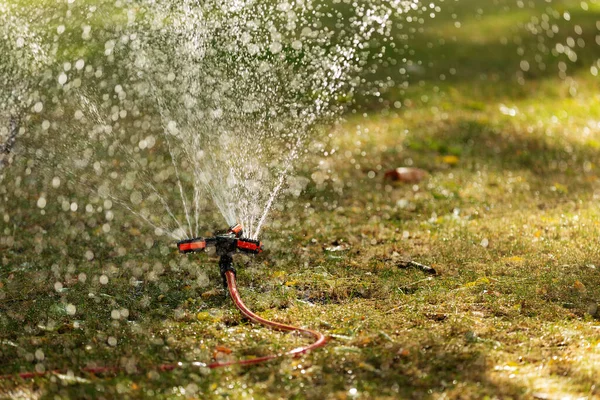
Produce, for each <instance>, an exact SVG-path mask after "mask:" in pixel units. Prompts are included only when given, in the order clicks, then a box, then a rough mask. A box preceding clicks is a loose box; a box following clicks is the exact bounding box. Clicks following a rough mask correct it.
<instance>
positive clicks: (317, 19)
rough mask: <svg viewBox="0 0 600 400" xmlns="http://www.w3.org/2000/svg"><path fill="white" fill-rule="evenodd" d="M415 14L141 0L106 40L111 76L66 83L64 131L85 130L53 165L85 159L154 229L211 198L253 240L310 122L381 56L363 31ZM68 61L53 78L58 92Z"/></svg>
mask: <svg viewBox="0 0 600 400" xmlns="http://www.w3.org/2000/svg"><path fill="white" fill-rule="evenodd" d="M416 11H419V12H420V11H421V10H420V8H419V7H418V6H417V4H416V3H415V2H409V1H403V2H391V3H388V2H369V3H366V4H360V5H358V4H354V5H349V4H346V3H339V4H336V3H335V2H334V3H333V4H327V5H326V4H320V3H319V2H316V1H305V2H295V3H288V2H281V3H274V2H270V1H264V2H255V1H247V2H244V1H242V2H240V1H227V2H223V1H209V2H202V3H201V4H200V3H198V2H195V1H183V2H175V3H171V2H141V3H140V7H139V8H138V9H136V10H135V11H131V12H129V13H128V14H127V16H128V23H127V24H126V26H124V27H123V28H122V30H120V31H119V32H118V36H115V37H114V38H109V39H107V40H106V41H105V42H104V55H105V57H106V60H107V64H108V65H112V66H114V68H118V70H115V71H114V72H113V75H112V77H111V78H112V79H111V81H110V83H109V82H108V81H107V80H106V79H105V76H104V74H98V73H96V74H94V75H92V74H88V79H81V78H79V79H80V81H79V84H78V85H76V86H77V87H68V86H67V92H68V94H69V95H70V96H72V97H73V100H72V103H70V104H66V105H65V111H64V112H68V113H74V115H75V117H76V120H77V121H79V123H77V124H73V125H72V128H71V129H73V130H80V131H84V132H87V134H86V135H83V136H82V135H81V134H80V133H77V132H74V133H73V135H72V136H71V137H70V139H71V141H74V142H78V143H76V144H75V146H80V148H81V150H82V153H83V158H82V159H79V158H76V159H75V160H74V161H75V165H71V166H67V165H63V167H64V168H66V169H67V170H68V171H76V170H77V169H81V170H85V169H86V168H88V167H92V168H93V170H94V174H95V175H96V176H97V177H99V178H100V182H98V183H96V184H95V185H97V189H96V190H97V193H98V194H99V195H100V196H101V197H102V198H105V199H110V200H111V201H115V202H117V203H119V204H121V205H123V206H124V207H125V208H127V209H128V210H130V211H131V212H133V213H135V214H136V215H138V216H139V217H140V218H142V219H143V220H144V221H145V222H147V223H148V224H149V225H151V226H153V227H154V229H155V232H156V233H159V234H162V233H164V234H168V235H170V236H172V237H174V238H177V239H180V238H183V237H195V236H198V235H201V234H202V232H203V229H204V230H206V218H207V212H208V211H207V209H208V208H210V207H209V206H208V205H207V199H212V201H213V202H214V204H215V205H216V207H217V209H218V210H219V211H220V213H221V214H222V216H223V218H224V219H225V221H226V223H227V224H228V225H233V224H235V223H237V222H239V223H241V224H242V225H243V226H244V227H245V235H247V236H249V237H250V238H254V239H256V238H257V237H258V235H259V234H260V232H261V230H262V228H263V227H264V224H265V221H266V219H267V215H268V213H269V210H270V209H271V207H272V205H273V203H274V201H275V200H276V199H277V197H278V196H279V195H280V194H281V192H282V191H292V192H295V193H299V192H300V191H301V190H302V189H303V187H304V185H305V184H306V182H307V181H306V180H305V179H302V178H295V177H294V176H293V171H294V163H295V162H296V161H297V159H298V158H300V157H302V155H303V154H304V153H305V152H306V148H307V143H308V142H309V141H310V140H311V137H314V135H315V134H316V131H317V130H318V129H317V128H318V125H319V124H323V123H330V122H332V121H333V120H335V118H337V117H338V116H339V115H340V114H341V112H342V111H343V110H344V109H346V108H347V107H348V106H349V105H351V104H352V99H353V96H354V95H355V93H356V91H357V89H358V88H359V87H360V83H361V74H362V73H363V69H364V67H365V65H367V60H369V59H373V58H374V57H377V56H381V55H382V54H383V53H384V52H385V47H377V48H370V41H371V40H372V39H373V37H375V36H379V37H381V38H386V37H387V36H389V35H390V31H391V29H392V23H391V18H392V17H395V18H397V17H398V15H401V14H403V13H409V12H416ZM432 12H433V10H432ZM342 22H343V23H342ZM75 67H76V68H75V71H73V68H71V69H70V71H63V72H62V73H61V74H60V75H59V78H58V82H59V84H60V85H62V86H63V88H64V87H65V86H66V85H68V84H69V82H71V81H73V79H74V76H73V75H76V74H77V71H76V70H81V69H83V65H81V68H77V67H78V66H77V63H75ZM108 68H109V67H107V69H108ZM71 71H72V72H71ZM96 77H99V78H100V79H99V81H100V84H98V80H97V79H95V78H96ZM75 103H78V104H77V105H74V104H75ZM67 107H74V108H75V109H74V110H69V111H66V108H67ZM149 110H154V111H155V112H151V111H149ZM152 114H153V115H155V116H157V117H154V116H153V117H150V118H149V115H152ZM84 127H85V128H84ZM120 160H127V161H126V162H125V163H123V162H121V161H120ZM74 175H76V176H77V175H78V176H81V173H80V172H74ZM88 183H89V182H88ZM90 184H91V183H90ZM91 185H92V186H93V185H94V184H91Z"/></svg>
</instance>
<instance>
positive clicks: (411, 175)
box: [384, 167, 428, 183]
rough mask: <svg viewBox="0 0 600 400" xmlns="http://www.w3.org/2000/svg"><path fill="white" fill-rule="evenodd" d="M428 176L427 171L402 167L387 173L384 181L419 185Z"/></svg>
mask: <svg viewBox="0 0 600 400" xmlns="http://www.w3.org/2000/svg"><path fill="white" fill-rule="evenodd" d="M427 175H428V173H427V171H425V170H422V169H420V168H407V167H400V168H396V169H391V170H389V171H386V173H385V175H384V179H389V180H392V181H397V182H402V183H419V182H421V181H422V180H423V179H425V177H427Z"/></svg>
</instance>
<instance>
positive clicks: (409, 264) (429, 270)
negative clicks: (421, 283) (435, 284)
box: [398, 261, 437, 275]
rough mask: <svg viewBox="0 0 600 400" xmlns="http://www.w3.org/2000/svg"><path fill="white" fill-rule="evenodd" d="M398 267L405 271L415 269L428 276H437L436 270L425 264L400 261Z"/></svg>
mask: <svg viewBox="0 0 600 400" xmlns="http://www.w3.org/2000/svg"><path fill="white" fill-rule="evenodd" d="M398 267H400V268H403V269H405V268H415V269H419V270H421V271H423V272H425V273H426V274H430V275H437V271H436V270H435V269H434V268H432V267H430V266H427V265H424V264H420V263H418V262H415V261H400V262H399V263H398Z"/></svg>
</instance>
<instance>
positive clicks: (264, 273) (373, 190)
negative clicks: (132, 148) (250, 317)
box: [0, 0, 600, 399]
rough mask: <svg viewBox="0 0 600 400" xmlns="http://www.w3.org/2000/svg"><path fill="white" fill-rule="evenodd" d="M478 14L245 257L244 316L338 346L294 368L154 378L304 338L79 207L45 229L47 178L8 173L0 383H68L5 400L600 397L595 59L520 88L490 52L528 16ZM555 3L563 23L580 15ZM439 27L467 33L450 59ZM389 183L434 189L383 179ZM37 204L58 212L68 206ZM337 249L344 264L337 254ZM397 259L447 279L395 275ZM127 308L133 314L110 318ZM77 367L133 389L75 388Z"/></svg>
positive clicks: (103, 382)
mask: <svg viewBox="0 0 600 400" xmlns="http://www.w3.org/2000/svg"><path fill="white" fill-rule="evenodd" d="M479 3H480V2H475V1H467V0H463V1H460V2H456V3H451V4H449V5H448V7H449V8H447V9H446V11H445V13H442V14H441V15H440V16H439V17H438V18H437V19H436V21H435V23H433V22H432V23H431V29H430V30H429V29H425V32H423V33H421V34H415V35H414V37H412V42H411V48H413V49H414V52H415V55H414V57H416V58H419V59H422V60H424V62H425V65H427V63H429V62H431V63H432V66H433V67H432V68H427V69H426V70H425V73H424V75H421V76H417V75H414V76H411V77H409V78H408V79H409V80H410V82H411V85H409V86H408V88H403V89H400V88H393V89H392V90H390V91H388V92H387V93H384V95H383V96H382V98H383V101H382V103H384V104H385V103H386V102H389V103H390V104H393V103H394V102H395V101H401V102H402V107H401V108H400V109H395V108H386V107H382V104H381V103H376V104H373V103H370V102H367V101H366V100H364V101H363V103H361V104H363V105H364V107H365V108H366V109H369V110H372V111H370V112H369V113H368V114H367V115H366V116H363V115H361V113H362V111H360V112H358V113H356V114H348V115H347V117H346V119H345V120H344V121H343V122H342V123H340V124H338V125H336V126H335V127H332V128H326V129H327V130H328V131H330V132H331V133H332V136H333V137H332V139H331V141H329V142H328V143H327V147H328V148H335V149H336V151H335V153H334V154H333V155H330V156H328V157H318V158H317V157H309V159H307V160H304V161H305V162H304V164H303V167H301V168H300V171H299V173H300V174H302V175H305V176H307V177H309V178H311V183H310V184H309V186H308V188H307V190H306V191H305V192H304V193H303V194H302V195H301V196H300V198H298V199H291V200H290V199H288V200H283V201H281V202H280V203H279V204H278V206H277V207H276V210H274V212H273V214H272V220H271V223H270V224H269V226H268V228H267V231H266V232H265V235H264V238H263V240H264V241H265V242H266V244H267V246H268V247H269V250H268V251H266V252H265V254H264V255H261V256H260V257H258V258H257V260H255V261H252V260H248V259H242V258H240V260H238V262H239V264H240V266H239V268H238V270H239V275H238V277H239V284H240V287H241V292H242V296H243V298H244V299H245V300H246V301H247V303H248V304H249V305H250V306H251V308H253V309H255V310H257V311H258V312H259V313H260V314H261V315H263V316H265V317H268V318H274V319H277V320H279V321H282V322H287V323H295V324H300V325H305V326H308V327H311V328H315V329H320V330H322V331H324V332H326V333H327V334H328V335H329V336H330V337H331V340H330V342H329V344H328V345H327V347H325V348H324V349H320V350H318V351H315V352H313V353H310V354H308V355H305V356H302V357H300V358H296V359H281V360H277V361H275V362H271V363H268V364H264V365H259V366H255V367H250V368H241V367H234V368H229V369H224V370H215V371H207V370H204V369H194V368H183V369H180V370H177V371H174V372H169V373H161V374H159V373H157V372H156V366H157V365H158V364H161V363H170V362H176V361H180V360H184V361H196V360H198V361H210V360H211V358H212V357H214V356H215V349H216V347H217V346H225V347H228V348H230V349H232V355H231V356H232V357H236V358H237V357H246V356H259V355H263V354H268V353H270V352H273V351H280V350H282V349H291V348H293V347H296V346H298V345H299V344H300V343H304V342H305V341H304V339H302V338H299V337H295V336H293V335H286V334H281V333H277V332H271V331H269V330H267V329H263V328H260V327H256V326H253V325H251V324H249V323H247V322H246V321H245V320H244V319H243V318H242V317H241V316H240V315H239V314H238V313H237V312H236V311H235V309H234V308H233V306H232V305H231V302H230V300H229V299H228V298H227V297H226V296H225V295H224V293H221V292H219V291H215V290H214V289H215V288H218V287H219V285H220V280H219V277H218V271H217V267H216V260H215V259H214V258H210V257H207V256H198V257H196V256H191V257H181V256H179V255H178V254H176V252H175V249H174V246H173V245H172V244H171V243H168V241H165V240H161V241H159V240H157V239H156V238H154V237H153V235H152V234H151V232H150V231H149V230H148V229H147V228H145V227H144V226H143V224H142V223H141V222H140V221H138V220H137V219H136V218H135V217H133V216H131V215H129V214H128V213H127V212H126V211H123V210H120V209H118V208H116V206H115V209H114V210H113V211H114V212H115V220H116V221H121V222H122V226H117V225H116V224H114V225H113V229H112V231H111V235H110V237H111V239H107V235H105V234H104V233H103V232H102V231H101V229H100V228H99V227H100V226H101V224H102V221H103V216H102V214H86V213H85V212H82V211H81V208H83V207H80V211H79V212H77V213H72V212H63V211H62V210H61V208H60V202H56V203H49V204H48V206H47V207H46V209H45V215H41V212H40V210H39V209H38V208H37V207H36V201H37V196H38V194H39V190H40V186H42V185H43V184H44V183H43V182H44V179H43V178H41V175H44V174H49V173H50V172H51V171H45V170H43V168H42V167H39V168H42V169H41V170H36V165H29V167H30V168H32V169H33V173H32V174H31V175H29V174H25V173H24V171H25V169H26V168H27V167H28V165H26V164H27V160H25V159H24V158H23V157H22V158H20V159H19V158H18V159H16V163H15V164H14V165H13V166H11V167H10V168H9V169H7V170H5V172H4V173H5V174H6V175H5V177H4V179H3V181H2V185H1V186H0V196H1V197H2V202H0V218H3V219H0V221H2V222H0V253H1V254H0V344H1V345H0V374H13V373H17V372H19V371H30V370H34V369H35V368H36V364H39V365H40V366H41V365H43V366H44V368H46V369H70V370H71V371H72V372H73V373H74V375H75V376H76V377H78V378H81V379H78V380H76V379H72V378H68V377H65V376H49V377H45V378H38V379H36V380H35V381H27V382H23V381H19V380H16V379H9V380H2V381H0V396H5V397H18V396H22V397H32V396H41V397H47V398H54V396H55V395H58V396H61V397H67V398H84V397H88V398H92V397H97V396H100V395H101V396H105V397H106V398H127V397H130V398H139V397H149V398H175V397H185V396H190V397H198V398H332V399H337V398H340V399H344V398H352V395H351V393H352V392H350V389H352V388H355V389H357V393H358V396H359V398H413V397H414V398H442V397H445V398H473V399H479V398H486V397H487V398H533V397H537V398H562V397H565V396H571V397H574V398H575V397H587V398H597V397H599V396H600V388H599V387H598V379H597V377H598V376H600V367H599V366H600V321H599V318H600V311H597V307H598V304H599V303H600V289H599V288H600V273H599V272H598V269H599V268H600V261H599V260H600V250H599V249H598V246H597V240H598V237H599V235H600V209H599V208H598V196H599V193H600V175H599V172H598V171H599V168H600V160H599V159H598V156H597V154H598V149H599V147H600V126H599V125H598V124H599V122H598V121H600V95H598V93H600V82H599V81H598V78H597V77H594V76H592V75H591V74H589V66H590V64H589V62H588V61H589V60H592V59H594V57H596V58H597V54H598V52H597V50H598V47H597V46H596V47H594V46H593V43H594V42H593V40H592V41H591V42H590V41H589V40H587V39H586V42H587V43H589V44H588V46H586V47H585V48H584V49H582V50H581V52H580V53H581V54H580V57H579V61H578V63H577V64H576V65H575V66H574V68H573V70H572V71H571V72H572V78H570V79H561V78H559V76H558V74H557V73H556V69H552V68H550V67H551V66H555V65H556V64H557V63H558V62H559V61H560V59H555V58H552V57H549V56H548V57H547V59H546V63H547V64H548V66H549V68H547V69H546V70H545V71H537V72H533V71H532V72H531V73H530V74H525V75H523V77H524V78H525V79H524V81H519V76H521V74H520V73H518V68H519V62H520V60H521V58H522V57H520V56H519V55H518V53H517V47H518V46H517V45H514V44H507V45H502V44H499V42H498V39H499V38H500V37H501V36H502V35H506V36H507V37H513V36H514V35H521V36H522V37H523V41H524V42H527V43H530V42H535V40H537V39H535V37H534V36H532V35H528V34H525V33H524V32H523V31H522V30H521V28H518V27H517V28H515V24H519V23H525V22H527V21H529V19H530V18H531V16H533V15H537V16H539V15H540V10H541V9H529V8H526V9H518V8H511V9H508V10H506V9H503V8H502V7H501V6H502V5H503V4H504V3H502V4H500V5H498V6H497V8H496V7H492V6H487V5H486V6H485V7H484V6H482V7H484V8H485V9H484V10H483V11H484V13H483V16H484V17H477V15H476V14H475V11H474V10H475V9H476V7H477V6H478V5H479ZM562 4H564V5H563V6H562V7H564V8H565V9H571V10H572V11H573V12H572V14H573V15H576V13H575V9H576V8H577V7H579V4H580V2H579V1H576V2H567V1H565V2H563V3H562ZM540 7H541V6H540ZM590 7H591V8H590V12H589V13H587V14H581V18H580V19H579V20H578V21H574V20H572V21H571V24H576V23H581V24H582V25H583V27H584V32H585V33H586V34H588V35H592V33H593V32H594V30H593V29H595V26H594V23H595V20H596V19H597V15H598V14H597V12H598V9H597V8H598V6H597V4H595V3H593V2H590ZM594 7H595V8H594ZM542 9H543V7H542ZM494 10H498V11H494ZM452 13H456V14H457V15H458V17H457V20H459V21H461V22H462V27H461V28H460V29H461V30H460V34H459V33H456V34H455V35H456V41H455V42H454V41H452V40H450V38H449V37H448V35H452V33H451V30H452V29H453V28H452V27H453V21H454V20H453V19H452V18H451V17H450V14H452ZM563 23H564V24H566V22H564V21H563ZM425 28H427V25H425ZM565 29H566V28H565ZM561 32H562V31H561ZM596 34H598V32H597V31H596ZM439 37H445V38H447V43H448V44H447V45H439V42H438V39H439ZM432 41H434V42H435V43H438V44H436V45H435V46H434V47H433V48H429V47H428V45H427V43H428V42H432ZM510 43H512V42H510ZM527 54H530V53H526V55H527ZM450 68H456V71H457V73H456V75H450V74H448V71H449V69H450ZM394 70H397V68H396V67H395V68H394ZM386 71H387V72H389V71H391V69H389V70H386V69H385V67H384V68H383V69H380V70H379V71H378V72H377V74H382V75H381V76H384V74H386V73H387V72H386ZM442 73H444V74H447V76H448V79H446V80H444V81H441V80H439V75H440V74H442ZM377 76H379V75H377ZM393 79H394V80H395V81H397V82H398V83H399V82H401V80H399V77H393ZM573 88H576V89H577V90H573ZM424 96H427V97H424ZM511 114H514V115H511ZM445 156H452V157H445ZM318 161H322V162H321V163H319V164H317V162H318ZM399 166H415V167H419V168H423V169H425V170H427V171H428V172H429V177H428V178H427V179H426V180H424V181H423V182H421V183H419V184H418V185H401V184H395V183H393V182H389V181H385V180H384V178H383V174H384V172H385V171H386V170H388V169H391V168H395V167H399ZM42 172H43V173H42ZM50 178H51V176H50ZM72 185H73V186H75V185H76V183H72ZM45 190H47V191H48V192H50V191H52V190H54V191H53V192H50V193H52V196H56V197H57V198H58V196H63V197H64V198H65V199H69V198H70V197H69V192H70V190H72V189H69V188H68V187H61V188H60V189H59V190H55V189H50V188H46V189H45ZM88 200H89V203H90V204H94V206H98V205H100V200H99V199H98V198H95V197H94V196H90V198H89V199H88ZM340 243H342V244H345V245H346V247H345V250H342V251H330V250H328V248H331V247H334V245H337V244H340ZM88 250H89V251H92V252H93V253H94V258H93V260H91V261H88V260H87V259H86V258H85V256H84V254H85V252H86V251H88ZM407 259H412V260H415V261H418V262H421V263H423V264H427V265H431V266H433V267H434V268H435V269H436V270H437V271H438V274H437V275H436V276H427V275H424V274H423V273H421V272H420V271H417V270H411V269H401V268H399V266H398V265H399V263H400V261H402V260H407ZM82 273H84V274H85V276H86V280H85V282H83V280H82V279H78V277H79V276H82V275H80V274H82ZM204 273H206V276H205V275H204ZM101 275H106V276H107V277H108V278H109V284H107V285H103V284H101V283H100V281H99V278H100V276H101ZM207 278H208V279H207ZM138 281H139V282H138ZM56 282H60V283H61V284H62V289H60V290H56V288H55V283H56ZM68 304H73V305H75V306H76V308H77V311H76V314H75V315H73V316H72V315H69V314H68V313H67V311H66V306H67V305H68ZM122 309H127V310H128V314H129V315H128V316H127V317H126V318H125V317H124V318H122V319H119V320H113V319H112V317H111V311H113V310H122ZM109 337H114V338H116V339H117V344H116V346H111V345H109V344H108V339H109ZM38 349H41V350H42V351H43V353H44V360H43V361H39V360H38V361H36V360H35V357H36V356H35V354H36V350H38ZM39 355H40V354H38V356H39ZM218 356H219V357H221V356H222V355H218ZM89 365H110V366H119V367H122V368H123V369H124V372H120V373H118V374H116V375H109V376H92V375H89V374H85V373H80V372H79V371H78V368H80V367H84V366H89Z"/></svg>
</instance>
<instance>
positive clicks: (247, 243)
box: [177, 224, 263, 287]
mask: <svg viewBox="0 0 600 400" xmlns="http://www.w3.org/2000/svg"><path fill="white" fill-rule="evenodd" d="M242 235H243V229H242V225H240V224H236V225H233V226H232V227H230V228H229V230H228V231H227V232H226V233H222V234H218V235H215V236H213V237H210V238H201V237H199V238H195V239H187V240H182V241H180V242H177V248H178V249H179V252H180V253H182V254H187V253H196V252H200V251H203V250H206V248H207V247H209V246H214V247H215V249H216V251H217V255H218V256H220V257H221V258H220V259H219V267H220V270H221V276H222V277H223V284H224V286H225V287H227V281H226V279H225V272H227V271H233V272H234V273H235V269H234V268H233V255H234V254H235V253H236V251H239V252H241V253H247V254H259V253H261V252H262V251H263V248H262V243H261V242H260V241H258V240H253V239H247V238H243V237H242Z"/></svg>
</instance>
